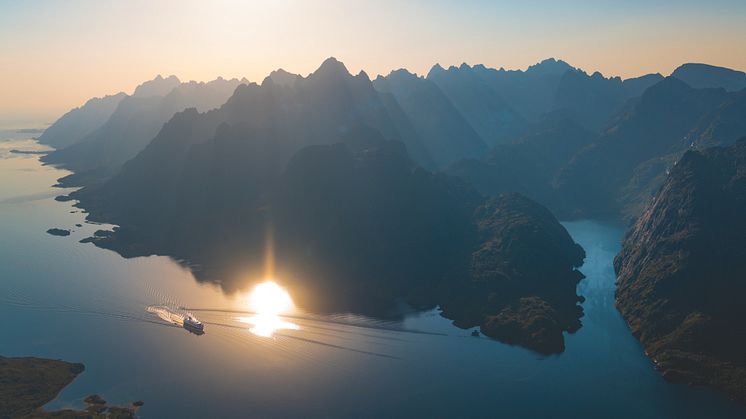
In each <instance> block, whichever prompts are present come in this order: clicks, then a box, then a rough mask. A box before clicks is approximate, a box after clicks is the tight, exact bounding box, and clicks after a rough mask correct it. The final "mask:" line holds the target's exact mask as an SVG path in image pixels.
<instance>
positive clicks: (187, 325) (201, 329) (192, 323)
mask: <svg viewBox="0 0 746 419" xmlns="http://www.w3.org/2000/svg"><path fill="white" fill-rule="evenodd" d="M184 329H187V330H189V331H192V332H197V333H199V334H202V333H205V325H204V324H203V323H202V322H201V321H199V320H197V319H196V318H195V317H194V316H193V315H192V314H191V313H188V314H187V315H186V316H185V317H184Z"/></svg>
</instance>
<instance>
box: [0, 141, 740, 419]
mask: <svg viewBox="0 0 746 419" xmlns="http://www.w3.org/2000/svg"><path fill="white" fill-rule="evenodd" d="M11 149H28V150H36V149H38V146H37V145H36V144H35V143H34V142H33V141H29V140H25V141H0V318H1V319H3V320H2V325H3V333H2V335H1V336H0V354H2V355H6V356H26V355H34V356H43V357H51V358H62V359H65V360H69V361H76V362H82V363H84V364H85V365H86V371H85V372H84V373H83V374H82V375H80V376H79V377H78V378H77V379H76V380H75V382H74V383H73V384H72V385H70V386H69V387H68V388H66V389H65V390H64V391H63V392H62V394H61V395H60V396H59V398H58V399H57V400H55V401H54V402H52V403H51V404H50V407H52V408H60V407H67V406H74V407H81V406H82V405H83V404H82V399H83V398H84V397H85V396H87V395H88V394H91V393H99V394H101V395H103V396H104V397H105V398H106V399H107V400H109V401H111V402H115V403H125V402H127V401H131V400H139V399H142V400H144V401H145V406H144V407H143V409H142V410H140V414H141V415H142V417H145V418H163V417H413V416H417V415H421V416H428V417H498V416H502V417H573V418H575V417H641V418H666V417H671V418H673V417H676V418H687V417H690V418H700V417H719V418H728V417H740V416H742V415H743V414H744V411H743V410H741V409H740V408H739V407H738V406H736V405H734V404H733V403H731V402H729V401H728V400H726V399H725V398H723V397H721V396H719V395H718V394H715V393H713V392H711V391H708V390H706V389H702V388H689V387H687V386H682V385H671V384H668V383H666V382H665V381H664V380H663V379H662V378H661V377H660V375H659V374H658V373H657V372H656V371H655V370H654V369H653V367H652V364H651V363H650V361H649V360H648V359H647V358H645V356H644V354H643V351H642V349H641V347H640V345H639V344H638V342H637V341H636V340H635V339H634V338H633V337H632V336H631V335H630V334H629V331H628V330H627V328H626V326H625V324H624V322H623V320H622V318H621V317H620V316H619V314H618V312H617V311H616V310H615V308H614V295H613V294H614V274H613V270H612V267H611V262H612V259H613V256H614V254H615V253H616V252H617V251H618V249H619V240H620V238H621V235H622V233H623V230H622V229H621V228H618V227H614V226H608V225H603V224H599V223H595V222H591V221H583V222H572V223H566V224H565V225H566V227H567V228H568V230H569V231H570V233H571V234H572V235H573V237H574V238H575V239H576V240H577V241H578V242H580V243H581V244H582V245H583V247H584V248H585V249H586V251H587V253H588V259H587V261H586V265H585V266H584V267H583V268H582V270H583V272H584V273H585V274H586V275H587V278H586V279H585V280H584V281H583V282H582V283H581V285H580V293H581V294H583V295H585V296H586V297H587V300H586V302H585V303H584V304H583V305H584V308H585V312H586V316H585V317H584V318H583V328H582V329H580V331H578V332H577V333H576V334H574V335H570V336H568V337H567V350H566V352H565V353H564V354H562V355H559V356H552V357H541V356H539V355H536V354H535V353H532V352H530V351H527V350H525V349H522V348H518V347H512V346H508V345H504V344H501V343H499V342H495V341H492V340H490V339H485V338H474V337H471V336H469V331H464V330H459V329H457V328H454V327H453V326H451V325H450V323H449V322H448V321H447V320H445V319H443V318H442V317H440V316H439V315H438V314H437V312H435V311H430V312H424V313H419V314H414V315H411V316H408V317H407V318H406V319H405V320H403V321H400V322H390V321H381V320H376V319H370V318H366V317H362V316H356V315H350V314H339V315H333V316H329V315H318V314H314V313H305V312H302V311H300V310H298V309H297V308H292V307H290V305H288V304H285V303H282V301H283V300H284V297H282V296H278V295H277V294H275V296H274V297H272V298H274V299H276V300H277V301H280V302H281V305H283V304H284V305H283V307H282V309H280V310H277V311H276V312H275V310H274V309H273V308H272V307H263V308H262V307H259V309H257V307H253V306H252V304H251V295H252V290H253V289H254V288H253V287H254V286H256V285H257V284H247V287H246V289H245V290H242V291H241V292H238V293H236V294H233V295H226V294H224V293H223V292H222V291H221V290H220V289H219V288H218V287H216V286H213V285H206V284H200V283H198V282H197V281H195V279H194V277H193V276H192V274H191V273H190V271H189V270H188V269H185V268H183V267H182V266H181V265H179V264H177V263H175V262H173V261H172V260H170V259H168V258H165V257H147V258H136V259H129V260H128V259H123V258H122V257H120V256H119V255H117V254H116V253H113V252H110V251H106V250H102V249H98V248H96V247H95V246H93V245H91V244H81V243H78V241H79V240H80V239H82V238H84V237H87V236H89V235H91V234H92V233H93V232H94V231H95V230H97V229H99V228H102V226H99V225H90V224H87V223H85V222H84V214H81V213H80V212H79V211H78V210H77V209H75V208H74V207H73V206H72V203H70V202H57V201H55V200H54V199H53V197H54V196H55V195H57V194H59V193H60V192H61V191H60V190H59V189H54V188H52V187H51V185H53V184H54V183H55V182H56V179H57V178H59V177H61V176H63V175H64V174H65V172H64V171H60V170H57V169H55V168H52V167H45V166H41V165H40V164H39V162H38V156H37V155H28V154H11V153H10V150H11ZM76 224H80V225H81V226H80V227H77V226H76ZM52 227H59V228H64V229H71V230H72V231H71V235H70V236H68V237H56V236H52V235H49V234H47V233H46V230H47V229H49V228H52ZM104 227H106V226H104ZM286 291H287V294H288V298H289V299H290V300H291V301H292V290H286ZM270 292H275V291H270ZM270 295H271V294H270ZM262 311H263V312H262ZM188 312H191V313H193V314H194V315H195V316H196V317H198V318H199V319H200V320H201V321H203V322H204V323H205V332H206V333H205V334H204V335H196V334H194V333H190V332H188V331H187V330H185V329H184V328H183V327H181V326H180V325H179V321H178V318H179V316H183V315H184V313H188ZM174 313H175V315H176V317H173V316H172V315H174Z"/></svg>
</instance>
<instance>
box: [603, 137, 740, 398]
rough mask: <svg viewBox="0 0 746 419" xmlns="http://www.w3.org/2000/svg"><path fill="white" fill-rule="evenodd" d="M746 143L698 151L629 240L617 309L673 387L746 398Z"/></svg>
mask: <svg viewBox="0 0 746 419" xmlns="http://www.w3.org/2000/svg"><path fill="white" fill-rule="evenodd" d="M744 214H746V138H744V139H741V140H739V141H738V142H737V143H736V144H734V145H731V146H729V147H713V148H710V149H706V150H704V151H701V152H699V151H689V152H687V153H685V154H684V156H683V157H682V158H681V159H680V160H679V161H678V163H677V164H676V165H675V166H674V167H673V169H672V170H671V172H670V174H669V176H668V177H667V179H666V180H665V182H664V185H663V187H662V188H661V190H660V191H659V192H658V194H657V195H656V197H655V199H654V200H653V201H652V202H651V203H650V205H648V207H647V208H646V209H645V211H644V212H643V215H642V216H641V217H640V218H639V220H638V221H637V223H636V224H635V226H634V228H633V229H632V231H630V232H629V233H628V235H627V237H626V238H625V240H624V245H623V249H622V251H621V253H620V254H619V255H618V256H617V258H616V260H615V269H616V271H617V274H618V276H619V277H618V289H617V305H618V307H619V310H620V311H621V313H622V315H623V316H624V317H625V319H626V320H627V322H628V323H629V326H630V328H631V329H632V333H633V334H634V335H635V336H636V337H638V338H639V339H640V341H641V342H642V344H643V345H644V346H645V349H646V351H647V353H648V355H649V356H650V357H651V358H652V359H653V360H654V361H655V362H656V364H657V365H658V367H659V368H660V369H661V370H662V372H663V374H664V377H666V378H667V379H670V380H673V381H684V382H690V383H696V384H707V385H712V386H715V387H717V388H720V389H722V390H725V391H726V392H728V393H729V394H730V395H732V396H733V397H736V398H738V399H740V400H743V401H746V357H744V353H746V326H744V323H743V321H742V319H744V318H745V317H746V305H744V304H743V299H744V296H746V242H744V238H746V218H744Z"/></svg>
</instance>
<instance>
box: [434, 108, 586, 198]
mask: <svg viewBox="0 0 746 419" xmlns="http://www.w3.org/2000/svg"><path fill="white" fill-rule="evenodd" d="M597 138H598V135H596V134H593V133H591V132H590V131H588V130H586V129H584V128H582V127H580V126H579V125H578V124H576V123H575V122H573V121H572V120H569V119H565V120H561V121H558V122H556V123H551V124H549V125H546V126H540V127H537V128H536V130H535V131H534V132H532V133H530V134H527V135H525V136H523V137H521V138H520V139H519V140H517V141H515V142H513V143H511V144H504V145H499V146H496V147H494V148H493V149H492V150H491V151H490V153H489V154H488V155H487V156H486V157H484V158H483V159H480V160H477V159H466V160H462V161H460V162H458V163H456V164H454V165H452V166H451V167H449V168H448V169H447V170H446V172H447V173H448V174H450V175H453V176H457V177H459V178H461V179H463V180H465V181H467V182H469V183H471V184H472V185H474V186H475V187H476V188H477V190H479V191H480V192H481V193H483V194H486V195H490V196H497V195H499V194H501V193H504V192H519V193H521V194H524V195H526V196H528V197H530V198H532V199H535V200H537V201H539V202H542V203H545V204H546V205H550V206H557V205H556V203H557V201H558V200H560V199H561V197H559V196H557V193H556V191H555V190H554V188H553V187H552V184H553V181H554V178H555V176H557V174H558V172H559V170H560V169H561V168H562V167H563V166H564V165H566V164H567V162H569V161H570V160H571V159H572V157H573V156H574V155H575V154H576V153H578V151H579V150H581V149H582V148H583V147H585V146H586V145H588V144H590V143H592V142H593V141H594V140H596V139H597Z"/></svg>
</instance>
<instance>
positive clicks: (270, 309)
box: [236, 281, 299, 337]
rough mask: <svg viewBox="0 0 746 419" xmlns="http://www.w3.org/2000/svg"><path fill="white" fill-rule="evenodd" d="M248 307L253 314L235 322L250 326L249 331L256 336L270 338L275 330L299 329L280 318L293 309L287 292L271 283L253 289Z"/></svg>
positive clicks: (239, 318) (267, 282)
mask: <svg viewBox="0 0 746 419" xmlns="http://www.w3.org/2000/svg"><path fill="white" fill-rule="evenodd" d="M249 307H250V308H251V310H252V311H254V313H255V314H254V315H253V316H248V317H237V318H236V320H238V321H239V322H241V323H246V324H250V325H252V326H253V327H252V328H251V329H250V331H251V333H253V334H255V335H257V336H262V337H272V335H273V334H274V333H275V332H276V331H277V330H281V329H289V330H298V329H299V327H298V325H297V324H295V323H291V322H288V321H285V320H283V319H281V318H280V315H281V314H283V313H287V312H288V311H290V310H292V309H293V300H292V299H291V298H290V294H288V292H287V291H285V290H284V289H283V288H282V287H280V286H279V285H277V284H276V283H275V282H273V281H266V282H262V283H261V284H258V285H257V286H256V287H254V289H253V290H252V291H251V294H250V295H249Z"/></svg>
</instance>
